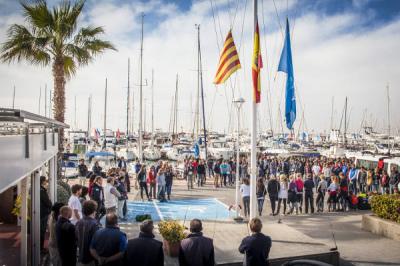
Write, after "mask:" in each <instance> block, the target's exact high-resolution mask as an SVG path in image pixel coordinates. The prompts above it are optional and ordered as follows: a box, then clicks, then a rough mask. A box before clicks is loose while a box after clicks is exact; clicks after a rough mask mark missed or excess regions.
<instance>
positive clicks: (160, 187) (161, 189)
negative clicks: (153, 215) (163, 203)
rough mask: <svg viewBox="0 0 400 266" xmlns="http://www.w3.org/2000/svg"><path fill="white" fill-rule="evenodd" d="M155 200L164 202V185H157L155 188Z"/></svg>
mask: <svg viewBox="0 0 400 266" xmlns="http://www.w3.org/2000/svg"><path fill="white" fill-rule="evenodd" d="M157 198H158V199H159V200H164V199H165V186H164V185H158V186H157Z"/></svg>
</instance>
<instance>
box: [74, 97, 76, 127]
mask: <svg viewBox="0 0 400 266" xmlns="http://www.w3.org/2000/svg"><path fill="white" fill-rule="evenodd" d="M74 127H75V130H76V129H77V125H76V95H75V97H74Z"/></svg>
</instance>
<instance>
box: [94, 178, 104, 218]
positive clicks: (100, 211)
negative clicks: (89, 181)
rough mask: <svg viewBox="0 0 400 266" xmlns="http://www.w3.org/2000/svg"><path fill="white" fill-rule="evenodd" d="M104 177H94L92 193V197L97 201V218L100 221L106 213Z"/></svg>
mask: <svg viewBox="0 0 400 266" xmlns="http://www.w3.org/2000/svg"><path fill="white" fill-rule="evenodd" d="M102 183H103V178H102V177H101V176H97V177H96V178H95V179H94V182H93V187H92V193H91V195H90V198H91V199H92V200H94V201H95V202H96V203H97V210H96V219H97V221H100V220H101V218H103V216H104V215H105V214H106V209H105V206H104V189H103V185H102Z"/></svg>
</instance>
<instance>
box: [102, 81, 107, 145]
mask: <svg viewBox="0 0 400 266" xmlns="http://www.w3.org/2000/svg"><path fill="white" fill-rule="evenodd" d="M103 119H104V128H103V136H104V139H105V138H106V130H107V78H106V87H105V89H104V118H103Z"/></svg>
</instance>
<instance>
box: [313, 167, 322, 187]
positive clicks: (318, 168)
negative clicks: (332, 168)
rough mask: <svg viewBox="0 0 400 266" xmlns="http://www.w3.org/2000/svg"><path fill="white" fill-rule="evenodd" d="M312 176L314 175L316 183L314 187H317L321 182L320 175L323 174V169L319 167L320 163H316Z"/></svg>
mask: <svg viewBox="0 0 400 266" xmlns="http://www.w3.org/2000/svg"><path fill="white" fill-rule="evenodd" d="M311 170H312V174H313V179H314V180H313V181H314V187H317V185H318V181H319V175H320V173H321V167H320V166H319V164H318V162H315V163H314V165H313V167H312V168H311Z"/></svg>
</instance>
